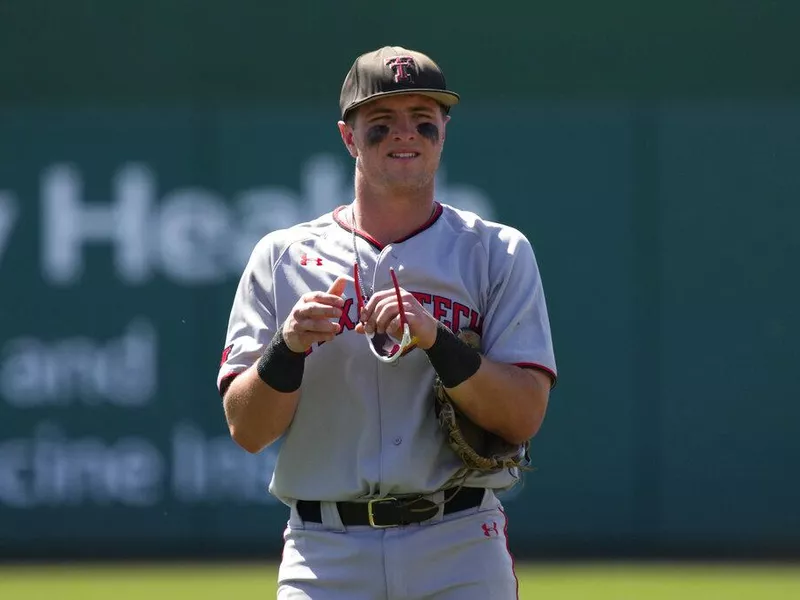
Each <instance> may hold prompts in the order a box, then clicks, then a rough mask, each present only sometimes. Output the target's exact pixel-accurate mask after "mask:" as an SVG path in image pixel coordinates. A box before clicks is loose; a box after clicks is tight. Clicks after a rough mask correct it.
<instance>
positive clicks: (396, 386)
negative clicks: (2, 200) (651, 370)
mask: <svg viewBox="0 0 800 600" xmlns="http://www.w3.org/2000/svg"><path fill="white" fill-rule="evenodd" d="M458 102H459V96H458V95H457V94H456V93H454V92H453V91H451V90H449V89H448V88H447V86H446V84H445V78H444V75H443V74H442V71H441V70H440V69H439V67H438V66H437V65H436V63H434V61H433V60H431V59H430V58H429V57H428V56H426V55H424V54H422V53H420V52H416V51H412V50H407V49H404V48H400V47H384V48H380V49H378V50H376V51H373V52H369V53H366V54H363V55H361V56H360V57H358V58H357V59H356V60H355V62H354V63H353V65H352V67H351V69H350V71H349V72H348V74H347V76H346V78H345V80H344V84H343V86H342V89H341V95H340V108H341V121H340V122H339V123H338V126H339V131H340V134H341V138H342V141H343V143H344V146H345V148H346V149H347V151H348V152H349V153H350V155H351V156H352V157H353V159H354V162H355V198H354V199H353V201H352V202H351V203H350V204H348V205H345V206H340V207H338V208H337V209H335V210H333V211H332V212H330V213H328V214H324V215H321V216H319V217H318V218H316V219H315V220H312V221H310V222H306V223H302V224H298V225H296V226H293V227H291V228H288V229H285V230H280V231H273V232H271V233H269V234H267V235H266V236H265V237H264V238H262V239H261V240H260V241H259V243H258V244H257V245H256V247H255V249H254V250H253V253H252V255H251V257H250V260H249V262H248V264H247V266H246V268H245V270H244V272H243V274H242V277H241V280H240V282H239V286H238V289H237V291H236V293H235V297H234V299H233V306H232V310H231V313H230V318H229V323H228V329H227V337H226V342H225V350H224V352H223V356H222V363H221V366H220V370H219V373H218V376H217V384H218V387H219V391H220V394H221V395H222V398H223V406H224V411H225V416H226V419H227V422H228V425H229V428H230V433H231V435H232V437H233V439H234V440H235V441H236V442H237V443H238V444H239V445H241V446H242V447H243V448H244V449H245V450H247V451H249V452H259V451H260V450H261V449H263V448H265V447H266V446H268V445H270V444H273V443H276V442H277V443H280V448H279V453H278V457H277V462H276V465H275V471H274V474H273V477H272V479H271V481H270V485H269V490H270V492H271V493H272V494H273V495H275V496H276V497H277V498H279V499H280V500H281V501H283V502H284V503H285V504H286V505H287V506H288V507H289V519H288V523H287V527H286V530H285V533H284V549H283V554H282V559H281V564H280V569H279V575H278V579H279V581H278V598H281V599H289V598H313V599H314V600H332V599H347V600H359V599H364V600H367V599H369V600H376V599H384V600H390V599H395V598H403V599H411V598H426V599H433V598H435V599H441V600H445V599H458V600H472V599H475V600H486V599H487V598H502V599H505V598H516V597H517V586H518V584H517V580H516V576H515V573H514V564H513V559H512V557H511V555H510V554H509V551H508V546H507V539H506V535H507V520H506V516H505V513H504V512H503V507H502V504H501V501H500V500H499V498H498V493H499V492H500V491H502V490H505V489H508V488H510V487H511V486H513V485H514V484H515V483H517V481H518V480H519V479H520V469H519V468H500V469H494V470H490V471H474V470H469V469H467V470H466V471H465V469H464V462H463V460H462V457H461V456H460V455H459V454H458V453H457V452H455V451H454V449H453V447H452V444H450V443H449V441H448V440H449V437H448V435H447V433H446V432H445V431H444V430H443V428H442V425H441V419H437V413H438V411H437V402H436V401H435V400H434V393H433V391H432V390H433V388H434V386H435V384H437V383H438V384H439V385H440V386H441V389H443V390H444V393H445V394H446V396H447V397H448V398H449V399H450V402H451V403H452V406H454V407H455V408H456V409H457V413H458V414H459V415H461V417H462V418H466V419H467V420H468V421H469V422H470V423H472V424H474V426H475V427H477V428H478V429H479V430H480V431H481V432H484V433H485V434H486V435H487V436H494V437H495V438H496V439H499V440H502V442H503V443H504V444H506V445H509V446H513V447H514V448H515V449H517V450H518V449H520V448H526V445H527V443H528V441H529V440H530V438H532V437H533V436H534V435H535V434H536V432H537V431H538V429H539V427H540V425H541V423H542V420H543V418H544V415H545V410H546V406H547V402H548V398H549V393H550V390H551V388H552V386H553V385H554V384H555V381H556V364H555V359H554V354H553V347H552V341H551V333H550V326H549V320H548V315H547V308H546V304H545V296H544V292H543V289H542V281H541V278H540V275H539V270H538V267H537V262H536V259H535V257H534V252H533V250H532V247H531V244H530V243H529V242H528V240H527V239H526V238H525V237H524V236H523V235H522V234H521V233H520V232H519V231H517V230H516V229H514V228H511V227H508V226H505V225H502V224H499V223H494V222H489V221H487V220H484V219H482V218H481V217H480V216H478V215H475V214H472V213H469V212H465V211H461V210H457V209H456V208H454V207H451V206H447V205H445V204H442V203H441V202H438V201H437V200H436V198H435V197H434V176H435V174H436V171H437V168H438V166H439V162H440V157H441V154H442V148H443V145H444V142H445V137H446V129H447V124H448V121H449V120H450V116H449V113H450V110H451V107H453V106H454V105H455V104H457V103H458ZM476 147H479V146H478V143H477V142H476ZM485 150H486V151H487V152H489V151H491V148H490V146H489V145H487V146H486V147H485ZM462 332H471V335H472V336H473V338H472V339H477V340H478V342H477V344H476V343H468V342H467V341H466V338H465V337H464V336H463V335H461V333H462ZM515 464H516V463H515Z"/></svg>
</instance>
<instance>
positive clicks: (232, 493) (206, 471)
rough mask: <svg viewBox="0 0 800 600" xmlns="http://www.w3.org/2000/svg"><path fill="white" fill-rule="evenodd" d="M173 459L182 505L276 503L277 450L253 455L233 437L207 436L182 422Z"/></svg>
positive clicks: (175, 486)
mask: <svg viewBox="0 0 800 600" xmlns="http://www.w3.org/2000/svg"><path fill="white" fill-rule="evenodd" d="M172 459H173V468H172V471H173V474H174V475H173V481H172V485H173V493H174V495H175V497H176V498H177V499H178V500H180V501H182V502H187V503H195V502H202V501H221V500H230V501H245V502H250V503H267V504H269V503H274V502H275V501H276V500H275V498H274V497H273V496H271V495H270V494H269V493H268V491H267V481H268V478H269V476H270V475H271V473H272V471H273V469H274V467H275V454H274V449H271V448H268V449H266V450H265V451H263V452H261V453H259V454H257V455H249V454H247V453H246V452H244V450H242V449H241V448H239V447H238V446H237V445H236V444H235V443H234V442H233V441H232V440H231V438H230V436H227V435H224V436H213V437H206V435H205V434H204V432H203V431H202V430H201V429H200V428H199V427H196V426H194V425H191V424H189V423H181V424H180V425H178V426H177V427H176V428H175V431H174V433H173V436H172Z"/></svg>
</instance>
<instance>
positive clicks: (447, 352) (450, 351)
mask: <svg viewBox="0 0 800 600" xmlns="http://www.w3.org/2000/svg"><path fill="white" fill-rule="evenodd" d="M425 353H426V354H427V355H428V360H430V361H431V365H433V368H434V370H435V371H436V373H437V374H438V375H439V379H441V380H442V384H443V385H444V387H446V388H454V387H456V386H457V385H458V384H460V383H463V382H465V381H466V380H467V379H469V378H470V377H472V376H473V375H474V374H475V373H477V372H478V369H480V367H481V355H480V354H479V353H478V351H477V350H475V348H472V347H470V346H469V345H467V344H466V343H465V342H463V341H461V340H460V339H458V338H457V337H456V335H455V334H454V333H453V332H452V331H450V329H449V328H448V327H446V326H445V325H444V324H443V323H441V322H439V323H438V325H437V326H436V341H434V342H433V346H431V347H430V348H428V349H427V350H426V351H425Z"/></svg>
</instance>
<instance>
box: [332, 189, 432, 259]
mask: <svg viewBox="0 0 800 600" xmlns="http://www.w3.org/2000/svg"><path fill="white" fill-rule="evenodd" d="M347 208H348V206H339V207H337V208H335V209H334V211H333V220H334V221H335V222H336V224H337V225H338V226H339V227H341V228H342V229H344V230H345V231H347V232H348V233H353V227H352V226H351V225H350V223H348V222H347V220H346V218H345V210H346V209H347ZM442 212H444V208H443V207H442V205H441V204H439V203H438V202H436V201H434V203H433V213H431V216H430V218H429V219H428V220H427V221H425V222H424V223H423V224H422V225H420V226H419V227H418V228H417V229H415V230H414V231H412V232H411V233H409V234H408V235H406V236H403V237H402V238H400V239H399V240H394V241H393V242H392V243H393V244H399V243H401V242H405V241H406V240H409V239H411V238H412V237H414V236H415V235H417V234H419V233H422V232H423V231H425V230H426V229H428V228H429V227H430V226H431V225H433V224H434V223H435V222H436V221H437V220H438V219H439V217H441V216H442ZM355 234H356V235H357V236H358V237H360V238H361V239H363V240H366V241H367V242H369V243H370V244H371V245H373V246H375V248H377V249H378V250H383V248H384V246H383V244H381V243H380V242H379V241H378V240H376V239H375V238H374V237H372V236H371V235H370V234H368V233H367V232H366V231H361V230H360V229H356V230H355Z"/></svg>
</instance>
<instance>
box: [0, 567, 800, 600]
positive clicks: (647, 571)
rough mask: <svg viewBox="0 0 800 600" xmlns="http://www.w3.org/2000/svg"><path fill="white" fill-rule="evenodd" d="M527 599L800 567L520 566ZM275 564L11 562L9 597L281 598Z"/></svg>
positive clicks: (5, 578)
mask: <svg viewBox="0 0 800 600" xmlns="http://www.w3.org/2000/svg"><path fill="white" fill-rule="evenodd" d="M517 571H518V575H519V579H520V598H521V599H522V600H534V599H546V600H566V599H570V600H573V599H584V598H585V599H598V600H611V599H613V600H623V599H624V600H628V599H637V600H638V599H642V600H645V599H646V600H665V599H667V598H669V599H673V598H674V599H675V600H700V599H702V600H713V599H716V598H719V599H720V600H722V599H724V600H744V599H747V600H751V599H752V600H756V599H758V600H784V599H785V600H789V599H792V600H800V566H797V567H793V568H792V567H764V566H747V565H740V564H736V565H630V564H600V565H519V566H518V569H517ZM275 575H276V571H275V567H263V566H253V565H236V566H233V565H196V566H175V565H170V566H164V567H158V566H136V567H134V566H122V567H108V566H102V567H88V566H83V565H76V566H52V567H41V566H36V567H32V566H26V567H22V566H6V567H0V599H2V600H99V599H103V600H134V599H136V600H161V599H162V598H163V599H165V600H177V599H183V598H186V599H187V600H224V599H227V598H231V599H238V600H241V599H245V598H247V599H250V598H252V599H259V600H268V599H270V598H275ZM487 600H490V599H487Z"/></svg>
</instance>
